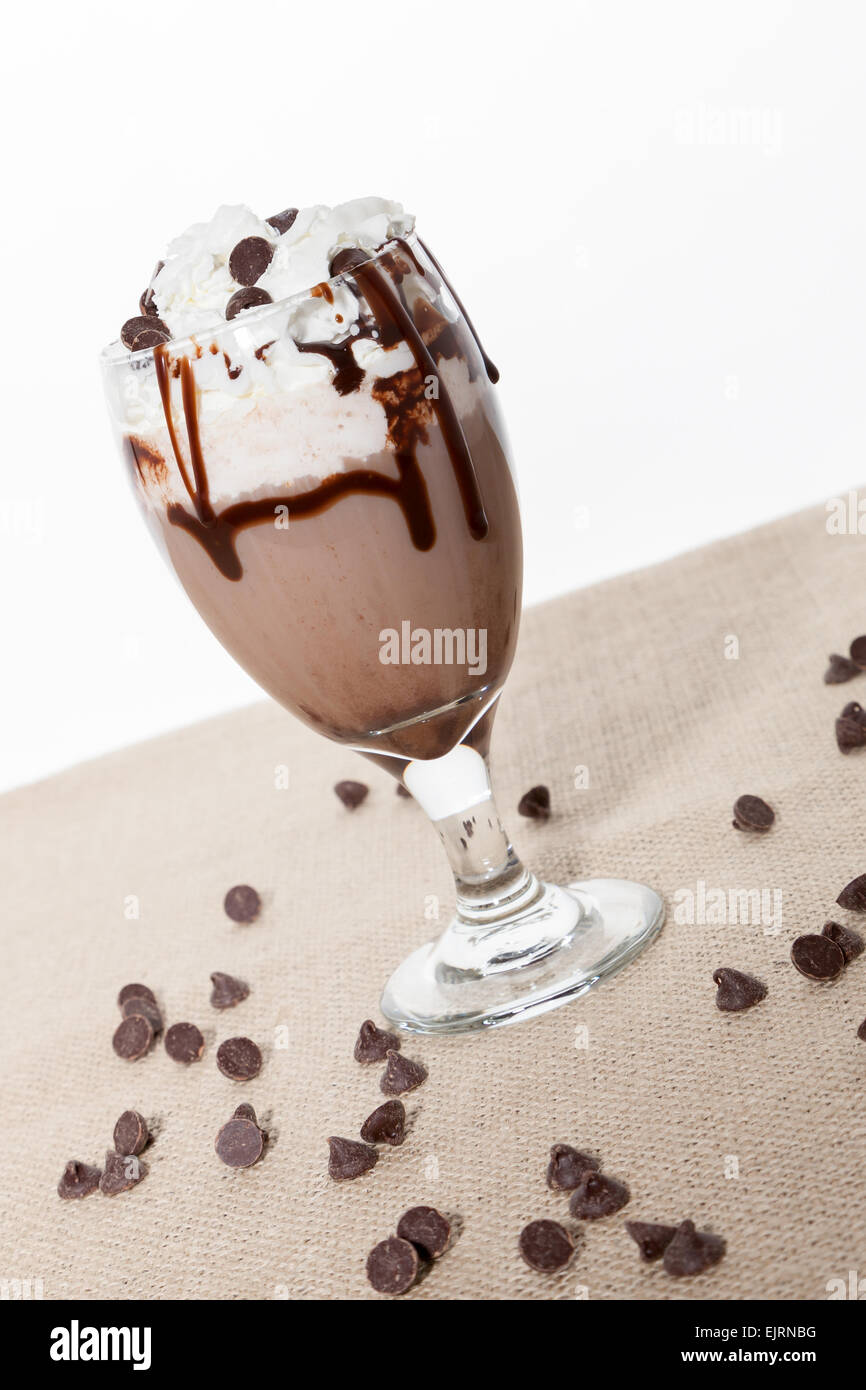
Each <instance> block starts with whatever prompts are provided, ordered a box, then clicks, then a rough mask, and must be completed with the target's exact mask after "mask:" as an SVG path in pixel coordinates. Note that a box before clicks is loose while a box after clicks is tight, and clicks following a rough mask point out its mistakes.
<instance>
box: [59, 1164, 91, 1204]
mask: <svg viewBox="0 0 866 1390" xmlns="http://www.w3.org/2000/svg"><path fill="white" fill-rule="evenodd" d="M101 1177H102V1169H101V1168H91V1166H90V1164H89V1163H81V1162H79V1160H78V1159H77V1158H70V1160H69V1162H68V1163H67V1165H66V1167H65V1168H64V1169H63V1175H62V1177H61V1179H60V1181H59V1183H58V1184H57V1195H58V1197H63V1198H67V1199H70V1198H74V1197H89V1196H90V1194H91V1192H95V1191H96V1189H97V1187H98V1186H99V1180H100V1178H101Z"/></svg>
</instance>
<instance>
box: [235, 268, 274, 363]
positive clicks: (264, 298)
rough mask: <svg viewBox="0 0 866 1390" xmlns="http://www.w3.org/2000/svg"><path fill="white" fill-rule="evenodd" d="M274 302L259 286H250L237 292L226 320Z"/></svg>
mask: <svg viewBox="0 0 866 1390" xmlns="http://www.w3.org/2000/svg"><path fill="white" fill-rule="evenodd" d="M273 302H274V301H273V299H272V298H271V296H270V295H269V294H268V292H267V290H263V289H262V288H261V287H260V286H259V285H250V286H248V288H247V289H243V290H235V293H234V294H233V295H232V297H231V299H230V300H229V302H228V304H227V305H226V318H227V319H229V320H230V319H236V318H237V316H238V314H242V313H243V311H244V309H258V308H259V307H260V306H261V305H262V304H273ZM238 370H240V369H238Z"/></svg>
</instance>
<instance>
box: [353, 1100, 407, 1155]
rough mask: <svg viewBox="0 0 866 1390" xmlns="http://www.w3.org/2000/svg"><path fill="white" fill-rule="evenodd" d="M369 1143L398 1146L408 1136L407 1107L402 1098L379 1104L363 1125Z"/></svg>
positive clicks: (366, 1140) (362, 1130)
mask: <svg viewBox="0 0 866 1390" xmlns="http://www.w3.org/2000/svg"><path fill="white" fill-rule="evenodd" d="M361 1138H362V1139H363V1140H364V1141H365V1142H366V1143H367V1144H390V1145H391V1147H392V1148H396V1147H397V1146H398V1145H399V1144H402V1143H403V1140H404V1139H405V1138H406V1107H405V1106H404V1104H403V1102H402V1100H386V1101H383V1103H382V1104H381V1105H377V1106H376V1109H375V1110H374V1111H373V1113H372V1114H371V1115H368V1116H367V1118H366V1120H365V1121H364V1123H363V1124H362V1126H361Z"/></svg>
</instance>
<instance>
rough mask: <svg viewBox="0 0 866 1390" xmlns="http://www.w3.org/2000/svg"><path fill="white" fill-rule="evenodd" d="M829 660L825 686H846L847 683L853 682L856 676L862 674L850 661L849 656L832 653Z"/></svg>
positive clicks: (825, 674)
mask: <svg viewBox="0 0 866 1390" xmlns="http://www.w3.org/2000/svg"><path fill="white" fill-rule="evenodd" d="M827 660H828V665H827V669H826V671H825V672H824V684H825V685H844V684H845V682H846V681H850V680H853V678H854V676H859V674H860V667H859V666H857V665H855V663H854V662H853V661H850V660H849V659H848V657H847V656H840V655H839V653H838V652H831V653H830V656H829V657H828V658H827Z"/></svg>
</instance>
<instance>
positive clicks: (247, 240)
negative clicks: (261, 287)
mask: <svg viewBox="0 0 866 1390" xmlns="http://www.w3.org/2000/svg"><path fill="white" fill-rule="evenodd" d="M273 258H274V248H273V246H272V245H271V243H270V242H269V241H265V239H264V237H263V236H245V237H244V238H243V240H242V241H239V242H238V244H237V246H235V247H234V248H233V249H232V251H231V252H230V254H229V273H230V274H231V277H232V279H233V280H237V282H238V284H239V285H243V286H244V287H245V288H249V287H250V286H252V285H254V284H255V283H256V281H257V280H261V278H262V276H263V275H264V273H265V271H266V270H267V268H268V266H269V265H270V263H271V261H272V260H273Z"/></svg>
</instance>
